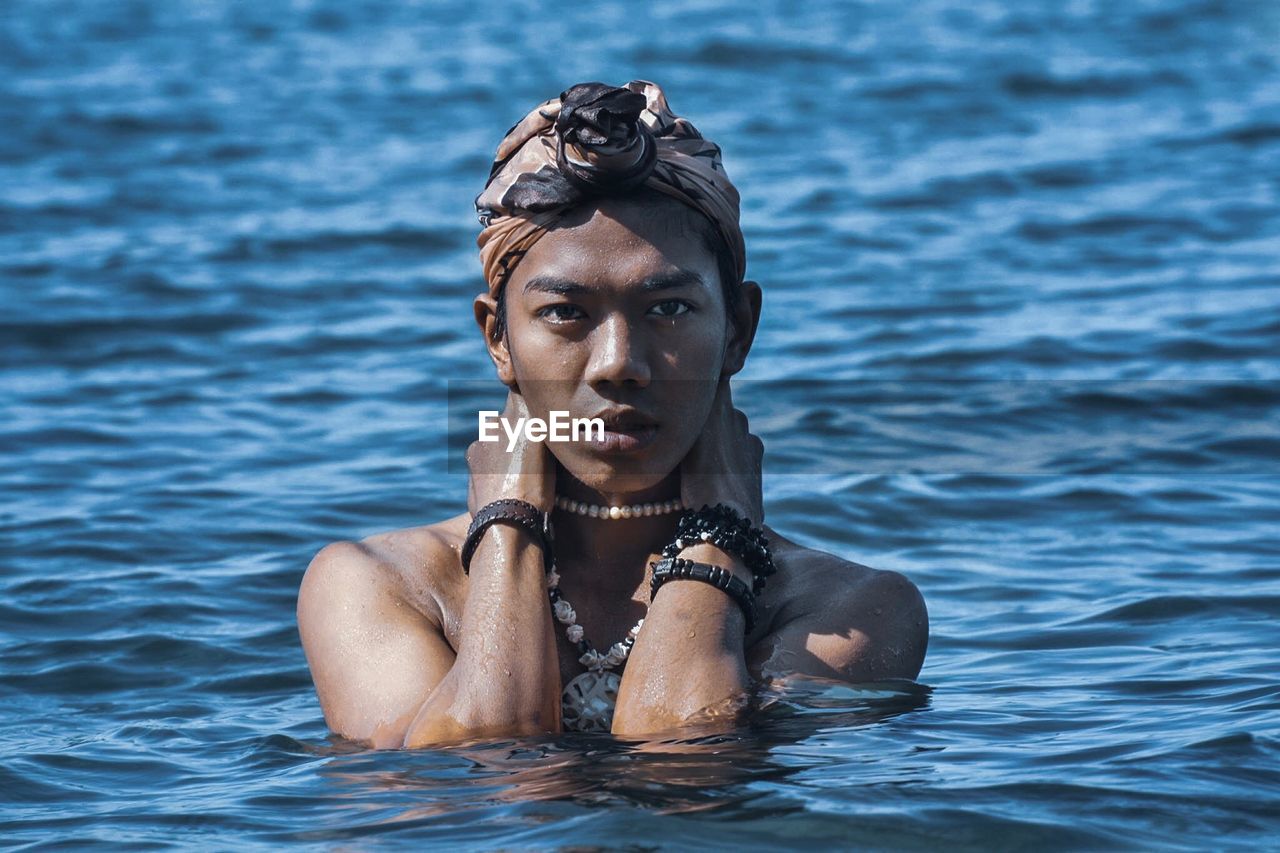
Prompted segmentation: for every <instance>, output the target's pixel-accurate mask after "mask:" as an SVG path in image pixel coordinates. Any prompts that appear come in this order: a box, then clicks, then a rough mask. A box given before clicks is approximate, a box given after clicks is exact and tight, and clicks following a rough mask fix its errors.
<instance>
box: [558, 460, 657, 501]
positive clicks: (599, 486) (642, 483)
mask: <svg viewBox="0 0 1280 853" xmlns="http://www.w3.org/2000/svg"><path fill="white" fill-rule="evenodd" d="M561 465H563V467H564V469H565V471H567V472H568V473H569V474H570V475H571V476H572V477H573V478H574V479H576V480H577V481H578V482H580V483H582V485H584V486H586V487H587V488H589V489H594V490H595V491H597V492H603V493H610V492H612V493H615V494H625V493H628V492H642V491H645V490H646V489H652V488H653V487H654V486H657V485H658V484H660V483H661V482H662V481H663V480H665V479H667V478H668V477H670V476H671V472H672V471H674V470H675V468H674V466H672V467H670V468H667V469H666V470H655V468H659V467H662V466H655V465H653V464H652V463H650V464H644V463H643V462H639V461H638V460H635V461H629V462H627V463H625V464H622V463H610V462H608V461H605V460H599V459H591V460H583V459H572V460H569V463H568V464H566V463H565V462H564V461H561Z"/></svg>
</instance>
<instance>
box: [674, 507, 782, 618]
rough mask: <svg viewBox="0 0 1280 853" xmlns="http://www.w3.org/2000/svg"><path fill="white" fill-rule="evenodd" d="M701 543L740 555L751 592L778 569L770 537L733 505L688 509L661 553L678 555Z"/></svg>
mask: <svg viewBox="0 0 1280 853" xmlns="http://www.w3.org/2000/svg"><path fill="white" fill-rule="evenodd" d="M700 542H708V543H710V544H712V545H714V546H716V547H717V548H719V549H720V550H721V551H724V552H726V553H728V554H732V555H734V556H735V557H738V558H740V559H741V560H742V563H743V565H745V566H746V567H747V569H748V570H749V571H750V572H751V576H752V584H751V591H752V592H753V593H755V594H757V595H758V594H760V592H762V591H763V590H764V585H765V578H767V577H769V576H770V575H772V574H773V573H774V572H776V571H777V568H776V567H775V566H774V564H773V555H772V553H771V552H770V550H769V537H767V536H765V535H764V531H763V530H762V529H761V528H759V527H756V526H754V525H752V524H751V522H750V521H749V520H747V519H745V518H743V517H742V516H741V515H739V514H738V512H737V511H736V510H734V509H733V508H732V507H729V506H726V505H724V504H716V505H715V506H713V507H712V506H707V505H706V504H703V506H702V508H701V509H699V510H686V511H685V513H684V514H683V515H681V516H680V520H679V522H678V523H677V526H676V535H675V539H674V540H673V541H672V542H671V544H669V545H667V546H666V547H665V548H663V549H662V556H663V557H675V556H677V555H679V553H680V552H681V551H682V550H684V549H685V548H688V547H690V546H692V545H697V544H698V543H700Z"/></svg>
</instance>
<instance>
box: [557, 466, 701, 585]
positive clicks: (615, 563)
mask: <svg viewBox="0 0 1280 853" xmlns="http://www.w3.org/2000/svg"><path fill="white" fill-rule="evenodd" d="M556 494H558V495H562V496H564V497H566V498H570V499H571V500H577V501H586V502H588V503H592V504H597V505H599V506H623V505H627V504H644V503H657V502H661V501H667V500H672V499H675V498H679V497H680V476H679V473H678V472H676V471H673V472H672V473H671V474H670V475H669V476H667V477H666V478H665V479H663V480H662V481H661V482H660V483H657V484H656V485H654V486H653V487H651V488H648V489H643V490H641V491H637V492H612V491H598V490H596V489H592V488H590V487H588V486H586V485H584V484H583V483H582V482H580V481H579V480H577V479H575V478H574V477H573V476H572V475H570V474H569V473H568V472H567V471H565V470H564V469H563V468H559V470H558V471H557V474H556ZM679 517H680V514H679V513H678V512H672V513H666V514H664V515H654V516H641V517H636V518H618V519H612V518H591V517H589V516H583V515H579V514H577V513H572V512H565V511H564V510H561V509H558V508H557V509H556V510H555V511H554V513H553V515H552V523H553V524H554V525H555V534H556V551H557V554H558V557H557V563H558V564H560V566H561V568H562V569H567V570H568V572H570V573H574V574H576V575H578V576H577V577H574V578H573V585H574V586H576V587H578V588H580V589H581V588H584V587H585V588H587V589H591V590H594V591H598V592H600V593H601V594H605V595H610V596H612V595H626V596H628V597H629V596H630V594H631V593H632V592H633V591H634V590H635V589H636V588H637V587H638V586H640V584H641V583H643V582H644V580H645V578H646V576H647V574H648V570H649V567H648V558H649V557H650V556H651V555H653V554H656V553H658V552H660V551H661V550H662V548H663V546H664V545H666V544H667V543H668V542H670V541H671V538H672V536H674V535H675V530H676V521H677V519H679ZM587 567H590V571H583V570H582V569H586V568H587Z"/></svg>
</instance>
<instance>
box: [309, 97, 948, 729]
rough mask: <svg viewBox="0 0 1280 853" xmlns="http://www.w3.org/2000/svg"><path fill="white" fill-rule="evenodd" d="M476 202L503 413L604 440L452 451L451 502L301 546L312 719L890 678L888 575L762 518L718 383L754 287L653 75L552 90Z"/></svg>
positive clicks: (895, 618) (655, 711)
mask: <svg viewBox="0 0 1280 853" xmlns="http://www.w3.org/2000/svg"><path fill="white" fill-rule="evenodd" d="M476 206H477V209H478V210H479V211H480V214H481V222H482V223H483V224H484V225H485V228H484V231H483V232H482V233H481V235H480V238H479V241H478V242H479V245H480V247H481V259H482V263H483V265H484V269H485V276H486V279H487V281H488V283H489V291H488V292H487V293H484V294H481V295H480V296H478V297H477V298H476V300H475V305H474V311H475V318H476V321H477V323H478V324H479V326H480V328H481V330H482V331H483V333H484V336H485V343H486V346H487V347H488V351H489V354H490V356H491V358H492V360H493V363H494V365H495V367H496V368H497V373H498V378H499V379H500V380H501V381H502V382H503V383H504V384H505V385H506V386H507V388H508V397H507V404H506V409H505V411H504V412H503V413H502V416H503V418H504V419H506V420H507V422H508V423H510V424H515V423H517V421H518V419H519V418H521V417H536V418H542V419H543V420H549V419H550V414H551V413H552V412H567V413H569V415H570V416H572V417H575V418H592V417H599V418H601V419H603V420H604V422H605V426H606V432H605V434H604V437H603V439H602V440H589V439H585V438H582V439H580V440H577V441H570V442H552V441H534V440H529V439H528V438H527V437H525V438H520V439H519V440H518V441H517V442H516V444H515V446H514V447H513V448H512V449H511V450H510V452H508V448H507V440H506V437H505V435H504V437H503V440H502V441H499V442H480V441H477V442H475V443H473V444H472V445H471V447H470V449H469V451H468V454H467V462H468V466H469V468H470V471H471V477H470V484H469V494H468V511H467V512H464V513H461V514H459V515H457V516H455V517H453V518H450V519H447V520H445V521H441V522H439V523H436V524H432V525H427V526H424V527H415V528H410V529H407V530H397V531H392V532H388V533H382V534H378V535H375V536H370V537H368V538H367V539H364V540H363V541H361V542H358V543H352V542H338V543H333V544H330V545H327V546H326V547H324V548H323V549H321V551H320V552H319V553H318V554H317V555H316V556H315V558H314V559H313V560H312V562H311V565H310V566H309V567H308V569H307V573H306V576H305V577H304V579H303V582H302V587H301V591H300V594H299V600H298V624H299V630H300V632H301V635H302V641H303V645H304V648H305V650H306V654H307V660H308V662H309V663H310V666H311V672H312V676H313V678H314V680H315V685H316V691H317V694H318V696H319V698H320V703H321V706H322V708H323V710H324V715H325V719H326V721H327V722H328V724H329V727H330V728H331V729H333V731H335V732H337V733H339V734H341V735H344V736H346V737H348V738H351V739H354V740H359V741H364V742H366V743H368V744H370V745H372V746H375V747H399V746H409V747H415V746H423V745H428V744H443V743H450V742H457V741H461V740H468V739H477V738H485V737H494V736H507V735H519V734H533V733H538V732H549V731H561V730H562V728H569V729H578V730H597V731H599V730H604V731H612V732H613V733H615V734H618V735H624V736H636V735H647V734H654V733H657V732H662V731H669V730H672V729H676V728H678V727H680V726H683V725H689V724H692V723H694V722H705V721H708V720H710V721H725V722H727V723H732V722H734V721H736V720H738V719H739V718H740V716H741V715H742V714H743V713H744V712H745V711H746V707H747V703H746V701H745V700H746V698H747V697H748V696H749V694H750V688H751V686H752V682H755V683H757V684H761V683H765V682H768V681H773V680H776V679H783V678H785V677H786V676H787V675H790V674H797V673H798V674H805V675H811V676H818V677H824V678H831V679H840V680H844V681H849V682H863V681H873V680H879V679H888V678H905V679H913V678H915V677H916V675H917V674H918V673H919V671H920V667H921V665H922V663H923V660H924V655H925V650H926V646H927V643H928V615H927V612H926V609H925V605H924V601H923V599H922V598H921V596H920V593H919V591H918V590H917V589H916V587H915V586H914V585H913V584H912V583H911V582H910V581H909V580H907V579H906V578H905V577H903V576H902V575H901V574H897V573H895V572H886V571H877V570H875V569H871V568H868V567H867V566H862V565H858V564H856V563H851V562H848V561H846V560H843V559H841V558H840V557H838V556H836V555H833V554H828V553H824V552H821V551H817V550H813V549H810V548H804V547H801V546H799V545H797V544H795V543H794V542H791V541H789V540H788V539H786V538H785V537H783V536H782V535H780V534H779V533H778V532H777V531H775V530H773V529H772V528H770V527H768V526H766V525H764V524H763V519H764V508H763V497H762V493H761V476H760V465H761V459H762V455H763V446H762V445H761V442H760V440H759V439H758V438H756V437H755V436H754V435H752V434H751V433H750V432H749V430H748V423H747V419H746V417H745V416H744V415H743V414H742V412H740V411H738V410H737V409H735V408H734V406H733V401H732V398H731V394H730V389H729V377H730V376H732V375H733V374H735V373H737V372H738V371H739V370H741V369H742V366H743V362H744V360H745V359H746V357H747V353H748V352H749V350H750V348H751V343H752V340H753V338H754V335H755V330H756V326H757V323H758V322H759V319H760V306H761V290H760V287H759V285H758V284H757V283H756V282H754V281H747V280H744V279H743V270H744V268H745V252H744V249H743V244H742V235H741V231H740V230H739V227H738V194H737V191H736V190H735V189H734V188H733V185H732V184H731V183H730V182H729V180H728V178H727V176H726V175H725V174H724V170H723V167H722V166H721V163H720V150H719V148H718V147H717V146H715V145H714V144H712V143H710V142H709V141H707V140H705V139H703V138H702V137H701V135H700V134H698V132H697V130H696V129H694V128H693V126H692V125H691V124H689V123H688V122H687V121H686V120H684V119H682V118H679V117H677V116H675V115H674V114H673V113H672V112H671V111H670V108H669V107H668V105H667V103H666V100H665V98H664V97H663V93H662V90H661V89H660V88H659V87H657V86H656V85H654V84H653V83H649V82H646V81H632V82H631V83H628V84H627V86H626V87H623V88H614V87H611V86H606V85H604V84H601V83H584V84H579V85H577V86H574V87H572V88H570V89H568V90H567V91H565V92H564V93H562V95H561V97H560V98H557V99H552V100H549V101H546V102H544V103H543V104H541V105H539V106H538V107H537V108H535V109H534V110H533V111H531V112H530V113H529V114H528V115H527V116H526V117H525V118H524V119H523V120H522V121H521V122H519V123H518V124H516V125H515V126H514V127H513V128H512V129H511V130H510V131H509V132H508V134H507V137H506V138H505V139H504V140H503V143H502V145H501V146H500V147H499V149H498V154H497V157H496V158H495V162H494V166H493V169H492V171H491V174H490V178H489V183H488V184H487V186H486V188H485V191H484V192H483V193H481V194H480V196H478V197H477V199H476ZM498 501H501V502H502V503H495V502H498ZM716 505H722V506H723V507H727V508H728V510H725V511H722V515H724V516H726V517H727V516H730V515H732V516H734V518H733V519H731V521H735V520H738V519H740V520H741V521H740V524H741V527H740V528H739V529H742V530H745V531H747V533H746V534H744V537H740V538H737V539H733V538H722V534H723V531H724V530H727V529H729V528H728V527H724V526H720V527H717V526H716V525H718V524H720V525H727V524H730V523H731V522H730V521H723V519H721V521H717V520H716V519H715V518H712V516H710V515H707V514H706V513H705V512H704V513H702V514H699V515H698V516H697V519H696V520H697V522H698V523H700V524H703V525H704V526H703V527H702V528H701V529H703V530H704V531H706V530H710V531H712V533H710V534H708V536H709V537H710V538H709V540H708V541H704V540H703V539H700V538H698V537H697V536H695V535H690V536H686V537H685V538H684V539H682V540H681V541H679V542H673V540H674V539H675V538H676V535H677V531H678V525H679V524H681V523H682V522H681V521H680V519H681V516H682V512H683V511H684V510H685V509H687V510H688V513H685V514H686V515H690V514H691V513H692V512H693V511H694V510H699V509H700V508H703V507H704V506H708V507H714V506H716ZM522 513H523V515H522ZM690 518H693V517H692V515H690ZM717 518H719V516H717ZM539 519H540V520H541V521H540V522H539ZM547 520H549V522H550V524H549V526H550V528H552V529H553V531H554V533H553V540H547V539H546V538H545V532H544V531H545V527H546V526H548V525H547V524H546V522H547ZM481 522H485V523H481ZM539 523H541V524H542V525H543V526H542V527H539ZM684 523H693V522H692V521H688V522H684ZM679 529H681V530H685V529H687V528H679ZM469 534H470V535H469ZM761 534H762V535H763V536H764V537H766V538H765V539H762V538H760V536H761ZM718 537H719V538H718ZM752 537H756V538H754V539H753V538H752ZM690 539H693V541H689V540H690ZM744 542H745V543H748V544H743V543H744ZM751 543H754V545H752V544H751ZM766 543H767V544H766ZM753 547H754V548H755V550H752V548H753ZM664 550H665V551H666V554H665V556H666V557H672V558H679V559H680V560H688V561H693V563H694V564H695V565H696V566H698V568H695V569H692V570H690V572H691V573H692V574H693V575H695V576H689V574H686V575H684V576H681V575H680V572H679V571H677V570H676V569H675V567H676V566H677V565H678V564H677V563H675V562H672V561H671V560H668V561H666V562H660V561H661V560H662V558H663V557H664ZM764 551H767V552H768V555H769V560H771V562H769V561H765V560H764V558H763V557H762V556H761V554H762V552H764ZM552 559H554V567H553V569H552ZM655 563H656V564H657V565H658V570H657V573H658V574H659V575H660V577H659V580H661V581H663V582H661V583H660V584H659V585H658V586H657V587H656V588H655V587H653V586H652V584H651V580H652V578H653V576H654V574H655V569H654V564H655ZM685 565H686V568H687V566H688V564H685ZM762 567H763V568H762ZM699 572H700V573H701V575H700V576H698V575H697V573H699ZM749 590H752V591H754V592H755V595H754V596H753V595H751V594H749V593H748V591H749ZM651 599H652V600H651ZM569 602H572V605H569ZM641 620H643V621H642V622H641ZM637 624H640V625H641V626H642V627H640V628H638V629H637V628H636V627H634V626H637ZM628 629H631V630H628ZM615 641H618V642H615Z"/></svg>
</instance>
